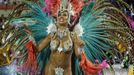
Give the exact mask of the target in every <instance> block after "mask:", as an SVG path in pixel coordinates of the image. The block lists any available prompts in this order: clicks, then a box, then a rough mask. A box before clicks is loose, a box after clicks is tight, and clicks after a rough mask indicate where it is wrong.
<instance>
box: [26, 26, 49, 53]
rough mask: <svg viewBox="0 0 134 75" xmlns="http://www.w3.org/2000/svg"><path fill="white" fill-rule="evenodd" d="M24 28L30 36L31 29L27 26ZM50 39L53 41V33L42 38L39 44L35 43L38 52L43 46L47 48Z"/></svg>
mask: <svg viewBox="0 0 134 75" xmlns="http://www.w3.org/2000/svg"><path fill="white" fill-rule="evenodd" d="M24 30H25V31H26V32H27V33H28V34H29V36H31V35H32V32H31V30H30V29H28V28H25V29H24ZM50 41H51V34H48V36H47V37H45V38H44V39H43V40H41V42H40V43H39V44H37V45H35V48H36V50H37V52H40V51H41V50H42V49H43V48H45V47H46V46H47V45H48V44H49V43H50Z"/></svg>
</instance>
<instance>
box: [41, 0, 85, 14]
mask: <svg viewBox="0 0 134 75" xmlns="http://www.w3.org/2000/svg"><path fill="white" fill-rule="evenodd" d="M83 6H84V2H83V0H45V7H44V8H43V11H44V12H47V13H49V14H51V15H53V16H55V17H56V16H58V13H59V12H61V11H64V10H68V11H69V12H70V13H72V15H76V14H78V13H79V12H80V11H81V10H82V7H83Z"/></svg>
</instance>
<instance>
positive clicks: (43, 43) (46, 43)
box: [37, 34, 51, 52]
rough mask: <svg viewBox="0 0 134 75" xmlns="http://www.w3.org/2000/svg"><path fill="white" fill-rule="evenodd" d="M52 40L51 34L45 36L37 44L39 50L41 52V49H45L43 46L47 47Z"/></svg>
mask: <svg viewBox="0 0 134 75" xmlns="http://www.w3.org/2000/svg"><path fill="white" fill-rule="evenodd" d="M50 41H51V34H48V36H47V37H45V38H44V39H43V40H42V41H41V42H40V43H39V44H38V45H37V50H38V52H40V51H41V50H43V48H45V47H47V46H48V44H49V43H50Z"/></svg>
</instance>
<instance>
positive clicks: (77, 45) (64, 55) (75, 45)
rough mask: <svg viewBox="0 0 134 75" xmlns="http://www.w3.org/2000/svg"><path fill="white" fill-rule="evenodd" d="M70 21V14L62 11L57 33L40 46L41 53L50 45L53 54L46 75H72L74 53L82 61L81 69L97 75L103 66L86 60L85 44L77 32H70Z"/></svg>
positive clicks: (46, 68)
mask: <svg viewBox="0 0 134 75" xmlns="http://www.w3.org/2000/svg"><path fill="white" fill-rule="evenodd" d="M68 19H69V18H68V12H67V11H65V10H64V11H62V12H61V13H60V15H58V18H57V23H56V26H55V27H54V28H56V31H55V32H50V33H49V34H48V36H47V37H46V38H45V39H43V40H42V41H41V43H40V44H39V45H38V51H41V50H43V48H44V47H46V46H47V45H49V44H50V49H51V54H50V58H49V61H48V63H47V65H46V67H45V69H44V75H72V69H71V56H72V53H73V52H74V53H75V55H76V56H77V58H78V59H79V60H80V61H81V67H83V69H84V70H86V68H88V70H90V71H87V72H89V73H87V74H91V73H92V74H97V72H98V71H100V70H101V69H102V68H103V66H102V65H100V64H96V65H95V64H92V63H91V62H90V61H88V60H87V59H86V58H85V56H84V54H83V51H82V50H83V47H84V42H83V41H82V40H81V39H80V37H78V36H77V34H76V33H75V32H70V31H69V28H68ZM81 56H82V57H83V59H82V58H81ZM87 63H88V65H87ZM85 64H86V65H85ZM91 71H92V72H91Z"/></svg>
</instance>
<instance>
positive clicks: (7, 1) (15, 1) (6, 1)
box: [0, 0, 21, 5]
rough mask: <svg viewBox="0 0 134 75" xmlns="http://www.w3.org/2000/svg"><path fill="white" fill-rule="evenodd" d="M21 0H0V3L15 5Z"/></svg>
mask: <svg viewBox="0 0 134 75" xmlns="http://www.w3.org/2000/svg"><path fill="white" fill-rule="evenodd" d="M20 2H21V0H12V1H11V0H0V5H16V4H19V3H20Z"/></svg>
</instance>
